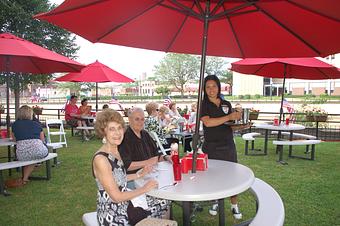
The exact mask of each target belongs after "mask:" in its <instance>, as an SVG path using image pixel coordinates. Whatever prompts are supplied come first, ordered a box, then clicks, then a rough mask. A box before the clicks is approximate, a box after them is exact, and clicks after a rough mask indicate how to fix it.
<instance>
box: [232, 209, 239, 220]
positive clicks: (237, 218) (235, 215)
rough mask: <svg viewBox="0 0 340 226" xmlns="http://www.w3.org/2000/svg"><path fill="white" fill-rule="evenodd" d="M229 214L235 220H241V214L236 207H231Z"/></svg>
mask: <svg viewBox="0 0 340 226" xmlns="http://www.w3.org/2000/svg"><path fill="white" fill-rule="evenodd" d="M231 212H232V213H233V216H234V218H235V219H236V220H241V219H242V213H241V212H240V211H239V209H238V207H236V208H233V207H231Z"/></svg>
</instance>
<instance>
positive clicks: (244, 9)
mask: <svg viewBox="0 0 340 226" xmlns="http://www.w3.org/2000/svg"><path fill="white" fill-rule="evenodd" d="M113 11H114V12H113ZM288 11H289V12H290V16H289V17H287V14H286V12H288ZM98 12H100V13H98ZM163 15H169V16H168V17H167V18H165V17H163ZM339 15H340V12H339V8H336V7H334V2H333V1H332V0H318V1H313V2H311V1H304V0H290V1H279V0H273V1H268V0H243V1H242V0H192V1H189V0H148V1H147V0H144V1H142V0H136V1H133V0H130V1H126V0H122V1H104V0H97V1H91V0H84V1H75V0H66V1H65V2H64V3H62V4H61V5H60V6H59V7H57V8H55V9H54V10H52V11H50V12H47V13H42V14H39V15H37V16H36V18H38V19H42V20H47V21H49V22H51V23H53V24H55V25H57V26H60V27H63V28H65V29H67V30H70V31H73V32H74V33H76V34H78V35H80V36H82V37H84V38H85V39H87V40H90V41H91V42H103V43H110V44H116V45H123V46H130V47H137V48H145V49H151V50H159V51H166V52H177V53H189V54H200V55H201V56H202V58H201V67H200V83H199V95H198V96H199V97H198V112H197V113H198V115H197V118H196V124H197V125H199V123H200V120H199V119H200V117H199V113H200V109H201V102H202V95H203V93H202V87H203V80H204V79H203V78H204V72H205V61H206V55H207V54H208V55H212V56H224V57H226V56H228V57H241V58H244V57H273V56H276V57H302V56H306V57H311V56H326V55H329V54H332V53H336V52H339V51H340V43H339V42H338V40H339V39H340V26H339V25H340V17H339ZM93 18H96V20H93ZM307 18H310V20H308V19H307ZM98 21H100V23H98ZM297 21H298V22H297ZM81 24H82V25H84V26H80V25H81ZM297 25H299V26H297ZM300 25H301V26H300ZM90 27H91V29H90ZM296 27H298V29H296ZM170 30H171V31H172V33H171V32H170ZM162 31H163V32H162ZM183 33H185V34H183ZM267 33H270V35H268V34H267ZM311 34H313V35H311ZM315 34H320V35H321V34H322V35H323V36H325V37H327V40H325V39H323V40H320V39H321V38H322V37H323V36H318V37H316V36H315ZM326 34H327V35H326ZM165 35H167V36H165ZM208 36H209V40H210V41H209V43H208ZM319 38H320V39H319ZM260 44H262V45H260ZM208 45H209V48H208ZM288 45H290V46H291V48H287V46H288ZM198 130H199V126H196V130H195V135H194V137H193V149H194V157H193V172H195V171H196V161H195V159H196V158H197V146H198V140H199V139H198V138H199V135H198Z"/></svg>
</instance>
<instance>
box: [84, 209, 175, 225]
mask: <svg viewBox="0 0 340 226" xmlns="http://www.w3.org/2000/svg"><path fill="white" fill-rule="evenodd" d="M82 219H83V222H84V224H85V225H86V226H99V224H98V220H97V212H91V213H85V214H84V215H83V217H82ZM153 225H155V226H156V225H157V226H177V222H176V221H173V220H167V219H157V218H145V219H143V220H141V221H140V222H138V223H137V224H136V226H153Z"/></svg>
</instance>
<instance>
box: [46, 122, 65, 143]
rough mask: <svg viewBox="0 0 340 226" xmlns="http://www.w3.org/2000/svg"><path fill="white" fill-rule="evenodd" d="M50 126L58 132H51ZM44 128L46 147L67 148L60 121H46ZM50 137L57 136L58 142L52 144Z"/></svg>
mask: <svg viewBox="0 0 340 226" xmlns="http://www.w3.org/2000/svg"><path fill="white" fill-rule="evenodd" d="M51 126H53V128H55V127H57V128H59V131H51ZM46 128H47V145H51V146H53V145H65V147H67V141H66V133H65V131H64V125H63V121H62V120H61V119H46ZM52 136H59V142H52Z"/></svg>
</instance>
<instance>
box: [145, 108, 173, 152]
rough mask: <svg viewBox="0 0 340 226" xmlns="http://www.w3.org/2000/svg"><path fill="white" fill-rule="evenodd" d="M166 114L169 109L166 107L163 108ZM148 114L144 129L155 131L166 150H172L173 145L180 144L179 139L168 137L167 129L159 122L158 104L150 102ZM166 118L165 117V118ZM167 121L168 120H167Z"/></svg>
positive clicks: (147, 109)
mask: <svg viewBox="0 0 340 226" xmlns="http://www.w3.org/2000/svg"><path fill="white" fill-rule="evenodd" d="M163 107H164V108H163ZM161 108H162V109H164V110H163V112H164V114H165V112H166V110H167V109H168V108H167V107H165V106H162V107H161ZM145 109H146V112H147V113H148V115H149V117H147V118H146V120H145V122H144V127H145V130H146V131H154V132H155V133H157V136H158V138H159V141H160V142H161V143H162V145H163V147H164V148H165V149H167V148H170V145H171V144H172V143H178V139H176V138H172V137H170V136H168V137H167V135H168V134H169V132H168V131H166V129H165V128H163V127H162V126H161V124H160V122H159V120H160V116H159V115H158V104H157V103H155V102H149V103H147V104H146V106H145ZM165 117H166V116H164V118H165ZM165 120H166V119H165Z"/></svg>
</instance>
